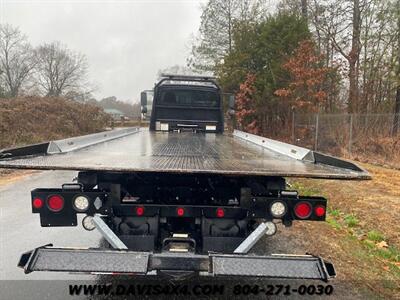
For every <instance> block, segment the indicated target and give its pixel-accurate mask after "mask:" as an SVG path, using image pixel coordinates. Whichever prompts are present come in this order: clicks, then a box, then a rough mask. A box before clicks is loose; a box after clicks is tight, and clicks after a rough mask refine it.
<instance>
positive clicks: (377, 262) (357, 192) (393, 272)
mask: <svg viewBox="0 0 400 300" xmlns="http://www.w3.org/2000/svg"><path fill="white" fill-rule="evenodd" d="M363 167H364V168H366V169H367V170H368V171H369V172H370V173H371V175H372V177H373V179H372V180H369V181H333V180H310V179H301V180H296V182H295V185H296V187H297V188H299V189H300V190H302V189H303V192H305V193H307V192H308V189H309V188H308V187H311V188H312V191H311V192H312V194H316V193H317V194H318V193H319V194H322V195H323V196H325V197H327V198H328V204H329V210H328V217H327V224H326V225H324V226H320V224H315V223H313V224H307V223H305V224H299V225H298V226H299V227H300V229H301V230H302V231H303V232H304V231H310V234H312V235H313V236H318V237H319V240H318V243H313V242H311V243H310V244H309V245H307V247H308V248H309V249H310V251H312V252H314V253H319V254H321V255H322V256H324V255H325V256H331V257H332V260H333V261H334V262H335V263H336V266H337V268H338V273H339V279H343V280H346V281H354V282H357V283H358V284H361V285H364V287H365V288H368V289H370V290H373V291H374V292H377V293H381V294H382V295H385V296H390V297H391V296H393V295H394V294H396V293H399V292H400V285H399V282H400V223H399V219H400V185H399V182H400V171H399V170H394V169H389V168H383V167H379V166H374V165H370V164H363Z"/></svg>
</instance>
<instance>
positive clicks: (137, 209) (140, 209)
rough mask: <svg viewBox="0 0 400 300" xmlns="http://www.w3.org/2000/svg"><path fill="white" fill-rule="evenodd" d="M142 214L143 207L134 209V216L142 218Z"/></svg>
mask: <svg viewBox="0 0 400 300" xmlns="http://www.w3.org/2000/svg"><path fill="white" fill-rule="evenodd" d="M143 214H144V207H143V206H138V207H136V215H138V216H143Z"/></svg>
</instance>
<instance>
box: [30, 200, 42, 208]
mask: <svg viewBox="0 0 400 300" xmlns="http://www.w3.org/2000/svg"><path fill="white" fill-rule="evenodd" d="M32 205H33V207H34V208H36V209H39V208H42V206H43V200H42V199H40V198H35V199H33V201H32Z"/></svg>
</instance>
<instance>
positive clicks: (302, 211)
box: [294, 202, 311, 219]
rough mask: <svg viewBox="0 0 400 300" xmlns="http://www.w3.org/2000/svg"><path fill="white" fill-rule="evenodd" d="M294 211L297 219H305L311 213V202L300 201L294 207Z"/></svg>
mask: <svg viewBox="0 0 400 300" xmlns="http://www.w3.org/2000/svg"><path fill="white" fill-rule="evenodd" d="M294 213H295V214H296V216H297V217H298V218H299V219H307V218H308V217H309V216H310V215H311V204H310V203H308V202H300V203H298V204H296V206H295V207H294Z"/></svg>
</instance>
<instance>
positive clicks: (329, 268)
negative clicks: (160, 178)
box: [0, 128, 370, 281]
mask: <svg viewBox="0 0 400 300" xmlns="http://www.w3.org/2000/svg"><path fill="white" fill-rule="evenodd" d="M0 168H16V169H39V170H76V171H90V172H92V171H93V172H99V173H121V174H124V175H126V174H130V173H136V174H139V173H142V174H143V173H149V174H151V173H157V174H162V173H165V174H166V176H167V175H168V174H187V175H189V176H190V175H191V174H213V175H221V177H224V176H228V177H231V176H232V177H234V176H242V177H247V176H249V177H250V176H251V177H258V176H264V177H265V179H266V180H267V178H275V177H278V178H280V177H308V178H327V179H347V180H361V179H369V178H370V175H369V174H368V172H366V171H365V170H363V169H362V168H360V167H358V166H356V165H355V164H353V163H352V162H349V161H346V160H342V159H338V158H335V157H331V156H328V155H324V154H321V153H318V152H314V151H311V150H308V149H305V148H301V147H297V146H294V145H290V144H286V143H282V142H278V141H274V140H270V139H267V138H263V137H260V136H256V135H252V134H249V133H245V132H242V131H237V130H235V131H234V133H233V134H231V135H228V134H216V133H191V132H154V131H149V130H147V129H145V128H124V129H116V130H112V131H106V132H101V133H96V134H91V135H86V136H81V137H74V138H69V139H63V140H58V141H51V142H46V143H41V144H36V145H29V146H25V147H19V148H13V149H4V150H1V151H0ZM117 175H119V174H117ZM156 177H157V176H156ZM171 185H172V186H173V183H171ZM53 193H59V194H62V195H63V196H64V197H65V198H66V199H67V202H66V207H65V209H64V212H63V211H62V212H61V213H58V212H56V213H54V212H52V211H49V210H48V209H47V208H43V209H42V210H41V212H40V215H41V223H42V226H71V222H72V226H76V220H75V219H76V212H75V211H74V210H73V208H72V206H71V205H72V204H71V203H72V198H71V197H76V195H78V196H79V195H82V193H86V195H87V197H102V199H103V201H105V203H107V201H109V200H105V199H107V197H108V196H107V195H106V194H107V193H108V192H107V193H106V192H105V191H101V190H93V191H90V190H89V191H85V190H75V191H74V190H64V187H63V189H36V190H34V191H32V201H34V199H35V197H39V198H40V197H41V199H46V197H47V199H49V198H48V197H50V196H51V195H53ZM75 194H76V195H75ZM71 195H72V196H71ZM74 195H75V196H74ZM242 196H243V203H242V205H243V207H240V206H224V208H225V209H226V213H227V214H228V213H231V214H236V213H241V212H246V211H247V213H248V214H250V215H251V216H256V215H259V216H261V218H262V217H263V216H265V214H266V213H267V210H268V207H266V206H265V205H266V203H267V202H268V203H270V202H271V201H272V200H271V199H270V198H268V197H267V196H257V197H253V196H252V197H253V198H252V200H251V201H250V198H248V197H250V196H249V195H248V194H243V195H241V196H240V197H242ZM75 199H77V198H75ZM110 199H111V198H110ZM276 199H278V200H279V199H280V200H279V201H286V205H289V208H290V209H293V207H294V205H295V204H296V203H304V202H302V201H311V202H313V203H314V205H316V206H315V207H318V205H323V207H324V212H323V215H322V216H321V215H320V216H319V217H315V216H314V217H313V218H314V219H315V218H317V220H320V219H321V218H323V219H324V218H325V206H326V200H325V199H323V198H318V197H315V198H312V197H311V198H310V197H309V198H307V199H306V200H304V199H305V198H299V199H300V200H298V199H297V198H290V196H288V195H286V196H284V195H283V194H282V197H281V198H276ZM301 199H303V200H301ZM39 200H40V199H39ZM116 200H117V204H115V205H117V206H113V209H115V210H116V211H118V209H119V210H121V209H128V210H129V214H128V215H129V216H131V215H132V214H133V213H132V212H133V211H134V208H135V207H136V206H132V207H131V206H129V205H130V204H120V203H119V202H120V198H119V195H118V197H117V198H116ZM99 201H100V203H102V201H101V200H100V199H99ZM241 201H242V198H241ZM273 201H275V200H273ZM318 201H319V202H318ZM94 202H96V201H94ZM113 203H114V202H113ZM246 203H247V204H246ZM290 203H292V204H290ZM92 205H93V206H91V208H90V213H91V214H92V215H94V217H93V221H94V222H95V227H96V228H97V229H98V230H99V231H100V232H101V233H102V235H103V237H105V238H106V240H107V241H108V242H109V243H110V244H111V245H112V246H113V248H114V249H106V248H104V249H93V248H89V249H78V248H56V247H52V245H51V244H49V245H46V246H42V247H38V248H36V249H33V250H31V251H29V252H26V253H24V254H23V255H22V256H21V258H20V261H19V263H18V266H19V267H21V268H24V270H25V273H30V272H33V271H58V272H59V271H67V272H74V273H107V274H108V273H110V274H115V273H125V274H142V275H146V274H150V273H152V272H171V271H172V272H174V271H179V272H182V271H190V272H193V271H195V272H199V274H203V275H208V276H236V275H237V276H261V277H270V278H292V279H293V278H303V279H319V280H324V281H326V280H329V279H330V278H332V277H335V271H334V267H333V265H332V264H331V263H329V262H327V261H324V260H323V259H322V258H321V257H319V256H312V255H292V254H288V255H284V254H283V255H282V254H279V255H269V256H254V255H246V254H247V252H248V250H249V249H250V248H251V247H252V246H253V245H254V244H255V243H256V242H257V240H259V239H260V238H261V236H263V235H264V234H267V230H268V226H269V225H273V224H274V223H272V222H271V221H269V222H262V223H261V224H260V225H259V226H258V227H257V228H256V229H255V230H254V231H253V232H252V233H251V234H250V235H248V236H247V237H246V238H245V239H244V238H243V240H242V238H239V239H240V242H241V243H240V245H239V246H238V247H237V248H236V250H235V251H234V252H233V254H225V253H224V252H223V251H222V253H216V252H214V251H211V252H210V251H209V252H208V253H202V254H198V253H174V252H171V253H168V251H167V252H165V251H163V252H161V253H159V252H153V251H147V252H143V251H138V250H136V251H133V250H132V249H131V250H128V249H129V248H127V247H126V246H125V244H124V243H123V242H122V241H121V240H120V239H119V238H118V237H117V236H116V234H115V233H113V232H112V230H111V229H110V228H109V226H108V225H107V224H106V223H105V222H104V220H103V218H104V216H103V217H100V216H99V215H104V214H109V211H108V208H107V206H105V207H104V208H102V206H101V205H100V207H99V208H94V205H95V203H93V204H92ZM113 205H114V204H113ZM123 205H125V206H126V207H127V208H123V207H122V206H123ZM133 205H134V204H133ZM140 205H144V206H143V207H142V213H143V211H144V210H149V211H150V213H149V214H150V217H152V216H153V215H151V211H152V209H153V210H154V208H155V209H157V214H159V215H160V217H163V218H166V217H172V218H173V219H177V217H176V213H177V212H178V210H179V209H180V210H182V211H183V212H184V210H183V208H179V209H178V208H176V205H175V206H174V205H156V204H155V205H146V204H140ZM245 205H246V206H245ZM309 205H310V204H309ZM182 207H184V208H186V209H188V211H189V212H192V213H193V216H194V215H195V216H197V217H196V218H200V217H206V215H207V216H208V215H209V214H210V212H212V213H214V209H215V206H204V205H203V206H202V205H199V206H196V205H187V206H182ZM32 209H33V212H39V210H40V209H37V208H34V207H33V208H32ZM250 211H251V212H250ZM171 214H172V215H171ZM181 216H182V214H181ZM309 216H311V213H310V215H309ZM129 218H130V217H129ZM153 218H154V217H153ZM156 218H157V220H158V215H157V217H156ZM318 218H319V219H318ZM223 221H224V220H223ZM43 224H44V225H43ZM268 224H269V225H268ZM275 230H276V227H275ZM138 238H143V237H141V236H139V237H138ZM173 238H175V237H173ZM206 238H208V239H210V241H214V239H215V241H217V240H219V239H224V241H226V240H227V239H228V240H231V239H232V238H231V237H226V238H224V237H222V238H221V237H218V236H216V237H209V236H207V237H204V239H206ZM165 240H170V238H167V239H165ZM189 240H190V241H193V240H192V239H191V238H186V239H185V241H189ZM138 243H139V244H140V243H141V242H138ZM213 243H214V242H213ZM219 243H220V244H221V245H225V244H224V243H222V240H221V241H220V242H219ZM214 246H215V245H214Z"/></svg>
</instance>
